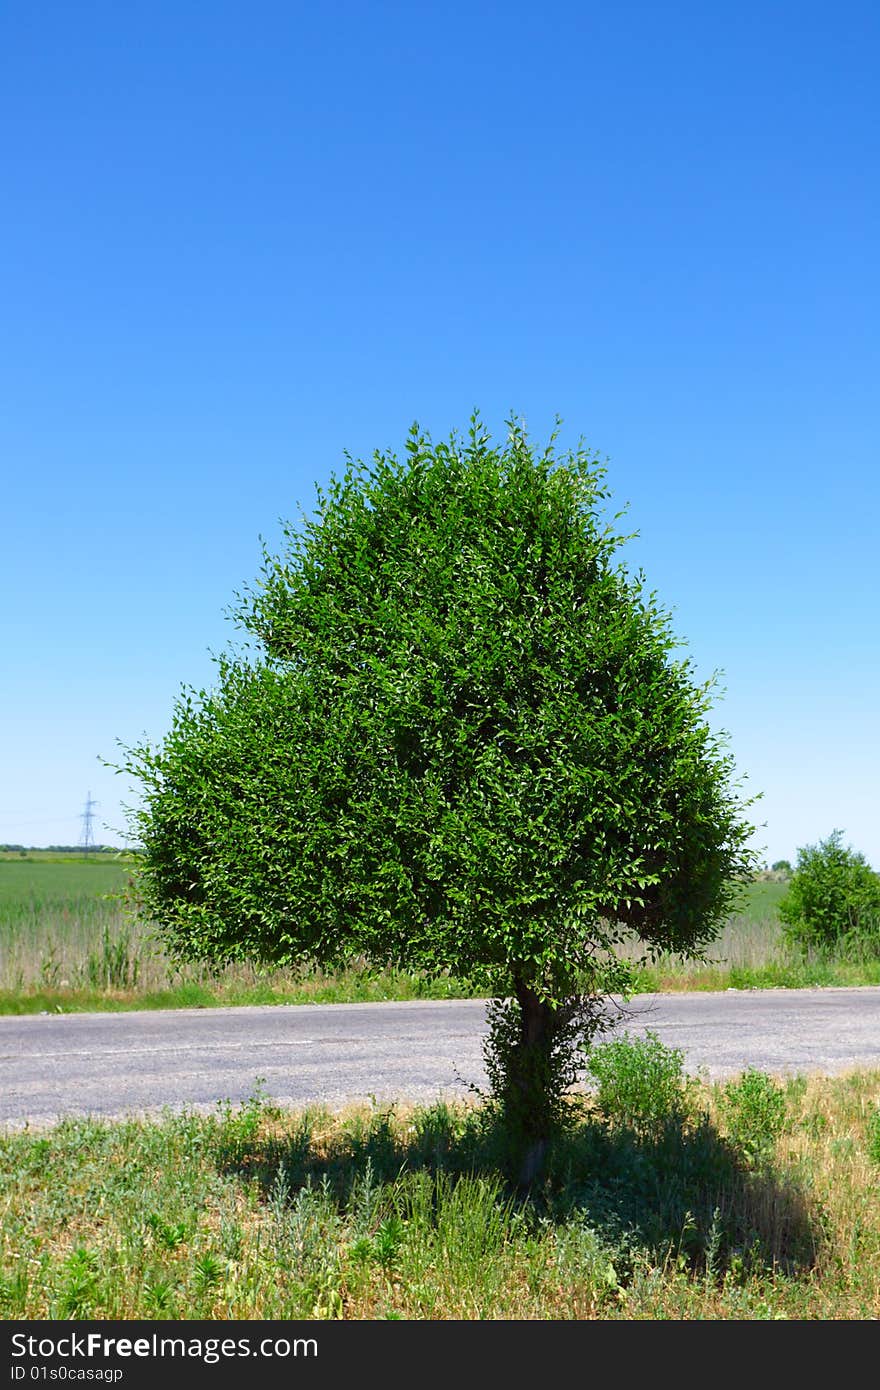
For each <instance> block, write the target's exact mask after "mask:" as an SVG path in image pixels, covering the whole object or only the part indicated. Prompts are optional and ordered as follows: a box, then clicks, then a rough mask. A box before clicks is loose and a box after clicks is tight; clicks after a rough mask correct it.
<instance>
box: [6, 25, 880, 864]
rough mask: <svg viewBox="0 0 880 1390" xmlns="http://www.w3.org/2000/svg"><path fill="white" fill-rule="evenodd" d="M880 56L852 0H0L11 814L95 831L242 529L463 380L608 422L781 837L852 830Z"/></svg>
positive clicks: (862, 834)
mask: <svg viewBox="0 0 880 1390" xmlns="http://www.w3.org/2000/svg"><path fill="white" fill-rule="evenodd" d="M878 64H880V9H878V7H877V6H876V5H875V4H869V3H849V0H843V3H839V4H835V5H830V4H827V3H826V4H810V3H797V4H795V3H788V2H787V0H786V2H785V3H772V0H762V3H752V0H747V2H746V3H741V4H737V5H722V6H718V5H708V4H704V3H701V4H690V3H680V4H668V5H665V6H664V5H657V4H638V3H626V0H623V3H616V4H614V5H609V4H602V5H598V4H590V3H582V4H577V5H575V4H565V3H554V0H549V3H545V4H542V5H540V6H538V5H525V4H519V3H510V4H504V5H501V4H482V3H479V0H476V3H469V4H460V3H457V0H453V2H452V3H444V4H442V5H439V4H438V5H432V4H426V5H421V6H414V5H411V4H388V3H381V0H379V3H376V2H375V0H374V3H370V4H356V3H345V2H344V0H343V3H337V4H334V5H324V6H318V5H311V4H310V5H304V4H296V3H284V4H282V3H271V2H267V0H263V2H262V3H261V2H260V0H257V3H253V4H249V5H244V4H241V3H222V0H217V2H216V3H214V4H212V5H210V6H208V5H202V4H195V3H192V0H175V3H174V4H171V3H168V2H167V0H159V2H158V3H152V4H150V5H146V4H133V5H125V6H120V5H118V4H110V3H89V2H88V0H87V3H84V4H82V5H70V4H54V3H46V4H42V5H40V6H34V5H32V4H26V3H23V0H7V3H6V4H5V5H4V6H3V11H2V16H0V117H2V119H0V143H2V193H3V203H4V207H5V212H4V215H3V218H2V221H0V302H2V306H3V310H2V322H3V333H2V335H0V470H2V495H0V496H2V501H0V569H2V573H0V580H2V593H3V603H2V618H0V622H2V645H0V651H2V654H3V655H2V661H3V672H2V680H0V728H2V739H0V841H7V842H8V841H21V842H24V843H27V844H38V845H39V844H49V843H68V842H75V841H76V840H77V839H78V837H79V835H80V831H81V823H80V821H79V819H78V817H79V813H80V812H81V811H82V809H83V803H84V801H85V797H86V793H87V792H89V791H90V792H91V793H92V795H93V796H94V797H95V798H96V799H97V800H98V802H99V805H98V807H97V822H96V827H95V828H96V831H97V833H98V838H100V839H104V840H110V841H113V842H119V841H120V839H121V836H122V832H123V829H124V823H125V822H124V816H123V813H122V811H121V809H120V805H121V803H125V802H127V801H128V802H130V801H131V800H133V798H134V794H135V789H133V788H131V787H130V786H129V785H128V784H127V783H125V782H124V780H123V779H122V778H120V777H119V776H115V775H114V774H113V773H112V772H110V771H109V770H107V769H106V768H104V767H103V766H102V764H101V763H100V762H99V756H103V757H105V758H109V759H111V760H112V759H113V757H114V756H115V755H116V751H117V740H121V741H122V742H123V743H133V742H137V741H139V740H140V739H141V738H142V737H143V736H144V735H146V736H147V737H149V738H151V739H153V740H158V739H160V738H161V737H162V735H163V733H164V731H165V729H166V728H167V726H168V722H169V719H170V714H171V710H172V707H173V703H174V700H175V697H176V695H177V693H178V691H179V689H180V686H181V685H182V684H183V683H187V684H193V685H195V686H200V685H203V684H205V683H206V682H207V683H209V682H210V680H211V674H212V665H211V657H210V652H211V650H214V651H217V650H220V649H222V648H223V647H225V646H227V645H228V644H229V642H230V641H231V640H233V639H234V636H235V633H234V629H233V628H232V627H231V625H230V624H229V622H228V621H227V620H226V619H225V617H224V611H225V609H226V608H227V607H228V605H229V604H230V603H231V601H232V599H233V595H234V592H235V590H236V589H240V588H241V587H242V586H243V585H244V584H246V583H247V582H248V581H250V580H252V579H253V578H254V577H255V575H256V573H257V571H258V568H259V563H260V541H259V537H260V536H261V535H262V536H265V537H266V539H267V541H268V542H269V543H270V545H271V544H272V543H273V541H274V540H276V539H277V538H278V536H279V519H281V518H294V517H296V515H297V513H298V509H299V507H300V505H303V506H305V507H306V508H308V506H309V505H310V503H311V501H312V500H313V497H314V489H315V484H316V483H321V482H323V481H326V479H327V477H328V475H329V474H330V472H331V470H333V469H336V468H338V467H339V466H340V465H341V463H342V461H343V453H344V451H345V450H348V451H349V452H351V453H352V454H354V455H355V456H364V455H368V454H369V453H371V452H372V451H373V449H375V448H377V447H386V446H390V447H397V446H399V445H401V444H402V442H403V439H404V437H405V434H406V431H407V429H408V428H409V426H410V424H411V423H412V421H413V420H418V421H419V422H420V423H421V424H422V425H423V426H424V427H425V428H426V429H428V430H429V431H430V432H431V433H432V434H433V435H434V436H435V437H441V436H446V435H447V434H448V433H449V432H450V431H451V430H452V429H456V428H458V429H461V428H464V427H465V425H466V423H467V420H468V417H469V415H470V413H471V411H472V409H473V408H474V407H475V406H477V407H479V409H480V410H481V412H482V415H483V417H484V419H485V421H486V423H487V424H488V425H489V426H490V427H491V428H492V430H493V431H494V432H496V433H500V432H502V431H503V422H504V420H505V418H506V417H507V416H508V415H509V414H510V412H511V411H512V410H513V411H515V412H516V413H517V414H518V415H520V416H522V417H524V418H525V420H526V421H527V424H528V427H529V429H530V432H531V433H532V435H533V436H534V437H535V439H536V440H539V441H543V440H544V439H545V438H546V436H547V434H548V433H549V431H550V430H551V428H552V425H553V421H554V418H555V416H556V415H557V414H558V415H560V416H562V418H563V421H564V424H563V427H562V434H561V440H560V442H561V444H562V445H565V444H573V443H574V442H575V441H576V439H577V438H578V437H581V436H582V437H583V438H585V439H586V441H587V442H588V443H589V444H590V445H591V446H592V447H593V448H595V449H596V450H598V451H599V453H600V454H601V455H602V456H603V457H607V459H608V482H609V485H610V487H611V489H612V491H613V494H614V501H615V503H619V504H623V503H625V502H628V503H629V517H628V526H629V527H630V528H632V529H635V530H638V531H639V532H640V538H639V540H638V541H637V542H634V543H633V544H632V545H631V546H630V547H629V548H628V551H627V552H626V554H627V558H628V560H629V563H630V564H632V565H633V567H637V566H642V567H643V568H644V569H645V571H646V574H647V577H648V580H649V582H650V584H651V586H652V587H653V588H655V589H656V590H657V591H658V593H659V595H660V597H661V598H662V599H663V601H664V602H665V603H666V604H667V605H668V606H669V607H670V608H671V609H673V611H674V623H675V628H676V631H677V632H678V633H679V634H680V636H681V637H682V638H683V639H685V640H686V641H687V644H688V649H689V652H690V655H691V656H692V658H693V660H694V662H695V664H696V667H697V671H698V672H699V673H700V674H701V675H708V674H709V673H710V672H712V671H714V670H722V671H723V672H724V676H723V681H722V688H723V690H724V692H725V693H724V694H723V698H721V699H720V701H719V703H718V705H717V706H716V709H715V711H714V712H713V716H712V719H713V722H714V723H715V724H716V725H717V726H718V727H721V728H724V729H726V730H727V731H728V732H729V735H730V748H731V751H732V752H733V754H734V756H735V758H736V762H737V767H738V769H739V770H740V772H741V773H742V774H743V775H744V776H745V777H746V778H747V782H746V784H745V785H746V790H747V791H749V792H752V793H754V792H759V791H760V792H763V794H764V795H763V800H762V801H761V802H760V803H759V805H758V806H757V807H756V808H755V812H754V814H755V816H756V817H757V819H758V820H759V821H762V822H766V825H765V826H763V828H762V829H761V830H760V831H759V833H758V834H757V836H756V838H755V844H756V845H757V846H758V847H761V848H762V849H763V853H764V855H765V857H766V858H767V860H768V861H772V860H773V859H776V858H780V857H786V858H792V859H793V858H794V854H795V851H796V848H797V847H798V846H799V845H803V844H807V843H814V842H815V841H817V840H818V839H822V838H824V837H825V836H826V835H827V834H829V833H830V832H831V830H833V829H835V828H838V827H839V828H841V829H842V830H843V831H844V833H845V837H846V840H847V841H848V842H849V843H852V844H853V845H854V846H855V847H856V848H857V849H860V850H861V851H862V852H863V853H864V854H865V855H866V856H867V857H868V859H869V861H870V862H871V863H873V864H874V866H875V867H878V868H880V816H878V813H877V788H878V785H880V751H878V750H880V739H878V734H877V729H878V707H880V700H878V694H880V655H878V648H880V644H878V640H877V627H878V623H877V609H878V597H880V583H878V561H877V556H878V538H880V526H878V503H880V482H878V476H880V474H878V467H877V464H878V405H880V395H878V381H880V294H878V280H880V272H878V255H877V248H878V246H880V215H878V214H880V191H878V189H880V179H878V170H880V159H878V155H880V150H878V144H880V99H878V84H877V81H876V73H877V69H878Z"/></svg>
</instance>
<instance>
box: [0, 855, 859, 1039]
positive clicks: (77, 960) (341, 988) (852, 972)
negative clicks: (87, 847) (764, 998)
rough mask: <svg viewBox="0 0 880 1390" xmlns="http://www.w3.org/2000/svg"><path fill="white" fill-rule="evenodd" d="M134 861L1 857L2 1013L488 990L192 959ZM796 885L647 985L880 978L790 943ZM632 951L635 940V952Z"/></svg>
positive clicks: (758, 899)
mask: <svg viewBox="0 0 880 1390" xmlns="http://www.w3.org/2000/svg"><path fill="white" fill-rule="evenodd" d="M131 873H132V865H131V864H127V863H125V862H119V861H114V860H112V859H110V858H109V856H108V857H106V858H102V859H97V858H96V859H95V860H93V861H91V862H83V861H82V860H80V861H75V860H70V861H66V862H65V861H57V862H54V861H53V862H50V861H40V860H33V861H30V860H20V859H12V860H10V859H9V858H0V1011H2V1012H6V1013H9V1012H18V1013H22V1012H35V1011H39V1010H67V1009H96V1008H99V1009H122V1008H156V1007H175V1006H196V1005H201V1006H204V1005H212V1004H259V1003H281V1002H285V1003H292V1002H310V1003H342V1002H361V1001H365V1002H366V1001H380V1000H387V999H415V998H462V997H468V996H469V995H473V994H474V993H476V992H477V991H476V990H475V989H474V988H473V987H472V986H471V985H470V984H469V983H468V981H466V980H461V979H456V978H454V977H452V976H442V977H440V978H437V979H428V978H426V977H425V976H423V975H419V974H417V973H408V972H404V971H391V970H384V969H377V968H371V967H370V965H369V963H368V962H366V961H363V962H360V963H359V964H357V965H356V966H354V967H352V968H351V969H350V970H348V971H346V972H343V973H337V974H332V975H331V974H326V973H325V972H323V971H320V970H318V969H317V968H314V969H313V968H306V969H300V970H298V971H291V970H272V969H263V968H260V967H258V966H254V965H248V964H234V965H229V966H226V967H224V968H223V969H222V970H220V971H216V970H214V969H212V968H210V967H208V966H206V965H186V966H180V965H177V964H175V963H174V962H172V961H171V960H170V959H169V957H168V955H167V954H166V952H165V951H164V950H163V948H162V945H161V942H160V941H159V939H158V937H157V935H156V932H155V930H154V928H153V927H152V925H151V924H150V923H149V922H145V921H143V920H142V919H141V918H139V917H138V916H137V915H136V914H135V913H134V912H133V911H132V910H131V908H130V906H128V905H127V904H126V902H125V894H126V885H127V884H129V883H130V877H131ZM782 892H784V885H782V884H778V883H755V884H750V885H748V886H747V888H746V890H745V898H744V902H743V905H742V907H741V909H740V911H739V912H738V913H737V914H736V915H735V916H733V917H731V919H730V920H729V921H728V923H727V924H726V926H725V927H724V929H723V931H722V933H721V935H720V936H719V938H718V939H717V941H716V942H715V943H713V945H712V946H711V948H710V950H709V953H708V960H707V961H706V962H704V963H702V964H695V963H694V962H693V961H688V960H686V959H683V958H680V957H675V956H671V955H667V956H663V957H661V958H660V959H659V960H657V961H654V962H653V963H652V964H651V965H649V966H648V967H643V968H640V969H638V970H637V971H636V972H635V988H636V989H637V990H639V991H652V990H675V989H727V988H731V987H733V988H745V987H753V986H761V985H812V984H876V983H880V962H877V961H870V960H868V961H864V960H863V961H860V962H853V961H849V960H846V959H834V958H829V957H827V956H823V957H816V958H814V959H811V958H809V957H804V956H802V955H799V954H797V953H796V952H795V951H794V950H793V949H792V948H791V947H790V946H788V945H787V944H786V943H785V941H784V939H783V937H782V932H781V929H780V925H779V922H778V920H777V918H776V913H775V904H776V902H777V901H778V899H779V896H780V895H781V893H782ZM624 953H625V954H628V955H629V956H630V958H631V959H635V957H636V956H637V954H638V950H637V947H636V946H635V945H634V944H633V945H632V946H630V947H627V948H625V949H624Z"/></svg>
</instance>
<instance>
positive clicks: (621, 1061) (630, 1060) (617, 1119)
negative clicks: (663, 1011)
mask: <svg viewBox="0 0 880 1390" xmlns="http://www.w3.org/2000/svg"><path fill="white" fill-rule="evenodd" d="M586 1071H587V1073H588V1074H589V1075H590V1076H591V1077H592V1078H593V1080H594V1081H596V1082H597V1083H598V1084H597V1090H596V1094H595V1098H594V1103H595V1106H596V1108H597V1110H598V1111H599V1113H600V1114H601V1115H602V1116H603V1118H604V1119H605V1120H606V1121H607V1122H608V1123H609V1124H611V1125H615V1126H617V1125H620V1126H625V1127H626V1128H627V1129H631V1130H633V1131H634V1132H635V1133H636V1134H638V1135H639V1136H640V1137H641V1138H645V1139H657V1138H660V1137H661V1136H662V1135H663V1134H664V1133H665V1132H666V1131H667V1130H668V1129H670V1128H671V1127H673V1126H675V1125H680V1124H681V1122H682V1121H683V1120H684V1118H685V1117H686V1115H687V1113H688V1110H689V1100H690V1097H689V1091H690V1088H691V1081H690V1078H689V1077H687V1076H685V1074H684V1054H683V1053H682V1052H681V1051H680V1050H679V1049H678V1048H676V1047H668V1046H667V1045H666V1044H665V1043H663V1042H661V1041H660V1039H659V1038H658V1037H657V1035H656V1033H652V1032H651V1031H650V1030H648V1031H646V1033H645V1036H644V1037H643V1038H634V1037H631V1036H629V1035H628V1034H627V1035H625V1036H624V1037H622V1038H613V1039H612V1040H611V1041H609V1042H605V1043H601V1044H600V1045H599V1046H597V1047H594V1048H593V1049H592V1051H591V1052H590V1053H589V1056H588V1058H587V1062H586Z"/></svg>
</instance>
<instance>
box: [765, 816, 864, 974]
mask: <svg viewBox="0 0 880 1390" xmlns="http://www.w3.org/2000/svg"><path fill="white" fill-rule="evenodd" d="M778 912H779V917H780V920H781V921H782V922H783V924H784V928H785V932H786V935H787V937H788V938H789V939H790V940H791V941H792V942H794V943H796V944H797V945H799V946H801V947H802V948H803V949H804V950H806V951H809V950H818V951H828V950H836V949H840V948H845V949H848V950H851V951H854V952H856V953H858V952H859V951H865V950H868V951H871V952H872V953H873V954H875V955H876V954H877V952H878V950H880V874H876V873H875V872H874V870H873V869H872V868H871V866H870V865H869V864H868V862H867V860H866V859H865V856H864V855H863V854H859V853H857V851H855V850H854V849H852V848H851V847H850V846H848V845H844V843H843V832H842V831H840V830H835V831H833V832H832V834H831V835H829V836H828V838H827V840H822V841H820V843H819V844H817V845H806V846H804V847H803V848H802V849H799V850H798V853H797V865H796V867H795V871H794V873H793V875H792V878H791V882H790V884H789V888H788V892H787V894H786V895H785V897H784V898H783V899H782V900H781V902H780V903H779V907H778Z"/></svg>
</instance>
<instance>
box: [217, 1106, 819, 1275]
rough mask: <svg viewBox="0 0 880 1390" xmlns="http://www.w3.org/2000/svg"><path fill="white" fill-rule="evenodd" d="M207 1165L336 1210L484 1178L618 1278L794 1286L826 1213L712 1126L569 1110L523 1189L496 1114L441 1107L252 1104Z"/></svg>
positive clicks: (813, 1254)
mask: <svg viewBox="0 0 880 1390" xmlns="http://www.w3.org/2000/svg"><path fill="white" fill-rule="evenodd" d="M214 1156H215V1161H216V1162H217V1164H218V1166H219V1168H220V1169H221V1170H222V1171H224V1172H226V1173H236V1174H238V1175H240V1176H241V1177H242V1178H245V1179H247V1180H248V1181H249V1182H252V1183H253V1182H256V1183H257V1185H258V1186H259V1188H261V1189H262V1192H263V1196H264V1199H265V1200H266V1201H267V1202H269V1201H272V1202H277V1200H278V1194H279V1191H280V1192H282V1193H283V1196H284V1200H294V1199H295V1197H296V1194H297V1193H298V1192H299V1191H301V1190H302V1189H303V1188H306V1187H308V1188H311V1189H314V1188H315V1187H319V1188H320V1189H321V1191H322V1193H323V1194H324V1196H325V1198H326V1199H328V1200H330V1201H332V1202H333V1204H334V1205H335V1206H336V1208H337V1209H338V1210H339V1211H340V1213H342V1212H344V1211H345V1210H347V1209H350V1208H351V1206H352V1204H353V1203H354V1202H355V1201H356V1200H357V1194H358V1192H359V1191H361V1190H362V1189H363V1184H364V1181H365V1178H366V1180H367V1183H368V1185H369V1186H370V1187H371V1189H372V1190H374V1191H375V1190H376V1188H377V1187H378V1188H383V1187H384V1188H385V1189H386V1203H385V1205H387V1207H388V1209H392V1208H393V1207H394V1205H395V1199H394V1191H395V1188H399V1187H400V1184H401V1183H402V1182H404V1183H405V1182H406V1180H407V1177H408V1176H410V1177H411V1176H412V1175H414V1174H421V1175H423V1176H424V1175H429V1176H430V1177H432V1178H433V1179H434V1185H435V1192H436V1200H437V1201H438V1202H439V1201H440V1199H441V1194H443V1193H448V1192H449V1191H450V1190H451V1188H453V1187H454V1186H455V1185H456V1184H459V1183H466V1182H468V1181H474V1180H481V1181H482V1182H484V1183H485V1182H486V1181H488V1182H489V1183H491V1184H492V1185H493V1186H494V1189H495V1191H496V1192H497V1200H498V1202H499V1204H503V1205H505V1206H508V1207H509V1206H510V1205H511V1204H512V1205H513V1206H515V1207H516V1209H517V1211H518V1212H519V1213H520V1214H521V1216H522V1217H523V1219H524V1220H525V1221H526V1223H527V1224H528V1225H533V1226H534V1227H535V1228H537V1227H542V1228H546V1227H547V1225H548V1224H549V1225H551V1226H555V1227H565V1226H567V1225H569V1224H571V1223H575V1224H580V1225H584V1224H586V1225H588V1226H589V1227H590V1228H591V1229H592V1230H593V1231H594V1232H595V1234H596V1236H597V1237H598V1238H599V1239H600V1240H601V1241H602V1242H603V1243H604V1244H605V1245H606V1246H608V1247H609V1248H613V1249H614V1251H615V1265H616V1267H617V1269H618V1271H619V1272H620V1273H622V1274H623V1275H624V1276H625V1272H626V1269H627V1266H632V1264H634V1262H635V1260H636V1259H637V1258H642V1259H645V1258H647V1259H648V1260H650V1262H651V1263H658V1264H665V1263H667V1262H669V1261H670V1260H672V1261H673V1262H674V1264H675V1265H676V1267H677V1268H679V1269H687V1270H690V1271H693V1272H694V1273H701V1274H703V1275H708V1276H715V1277H718V1278H721V1277H723V1276H724V1275H725V1274H726V1273H731V1274H737V1273H739V1274H742V1275H749V1276H753V1275H761V1274H762V1273H772V1272H774V1271H780V1272H783V1273H785V1274H788V1275H795V1276H796V1275H797V1274H799V1273H805V1272H806V1271H807V1270H809V1269H810V1268H812V1267H813V1266H814V1265H815V1264H816V1262H817V1260H818V1256H819V1251H820V1245H821V1242H822V1222H821V1217H820V1214H819V1213H817V1212H816V1211H814V1210H813V1209H812V1207H811V1204H810V1202H809V1200H808V1196H807V1193H806V1192H805V1191H804V1189H803V1187H802V1186H801V1185H800V1184H799V1182H798V1180H797V1177H796V1175H795V1174H794V1173H785V1172H780V1171H777V1170H775V1169H774V1168H772V1167H769V1166H764V1167H761V1168H759V1169H757V1170H755V1169H753V1168H751V1167H750V1166H749V1164H748V1162H747V1161H746V1159H745V1158H744V1156H743V1155H742V1154H740V1153H738V1152H737V1151H736V1150H735V1149H734V1148H733V1147H732V1146H731V1144H730V1143H729V1142H728V1141H727V1140H725V1139H724V1138H723V1136H722V1135H721V1134H719V1132H718V1131H717V1130H716V1129H715V1128H714V1127H713V1125H712V1124H711V1123H710V1121H709V1119H708V1117H707V1116H702V1117H699V1118H693V1117H692V1118H690V1119H687V1120H685V1121H683V1122H676V1123H670V1124H668V1125H667V1126H666V1127H665V1128H664V1129H663V1130H662V1131H660V1132H655V1133H653V1134H649V1135H645V1134H639V1133H637V1132H636V1131H634V1130H632V1129H627V1128H626V1127H624V1126H613V1125H609V1124H607V1123H606V1122H604V1121H603V1120H601V1119H600V1118H598V1117H597V1116H596V1115H595V1114H593V1113H591V1112H589V1111H588V1110H586V1109H584V1110H582V1111H579V1112H573V1122H572V1125H571V1127H570V1129H569V1130H568V1132H567V1133H566V1134H564V1135H562V1136H560V1137H559V1138H558V1139H557V1140H556V1142H555V1143H554V1144H553V1145H552V1146H551V1148H550V1150H549V1152H548V1158H547V1164H546V1168H545V1171H544V1174H543V1176H542V1178H541V1180H540V1181H539V1182H537V1183H535V1184H534V1185H533V1186H532V1187H531V1188H530V1189H528V1190H527V1191H523V1190H522V1189H521V1188H517V1186H516V1185H515V1183H514V1182H513V1181H512V1179H511V1175H512V1174H513V1173H515V1172H516V1171H517V1166H518V1158H517V1156H516V1155H513V1154H511V1150H510V1145H509V1142H508V1140H507V1138H506V1136H505V1134H504V1131H503V1129H502V1127H501V1126H500V1124H499V1123H498V1120H497V1117H496V1116H494V1115H493V1111H492V1109H491V1107H490V1106H485V1107H483V1108H482V1109H467V1108H462V1109H461V1110H458V1109H454V1108H450V1107H447V1106H446V1105H444V1104H439V1105H435V1106H432V1107H430V1108H426V1109H423V1110H420V1111H416V1112H415V1113H414V1114H413V1115H411V1116H409V1115H408V1116H407V1117H406V1118H398V1117H397V1116H396V1115H395V1113H394V1110H393V1108H392V1109H385V1110H383V1109H380V1108H378V1107H377V1108H375V1109H374V1110H373V1111H372V1112H370V1113H367V1114H358V1115H355V1116H354V1117H353V1118H352V1117H348V1118H346V1119H345V1120H344V1121H342V1120H340V1119H339V1118H335V1117H333V1116H331V1115H329V1114H328V1113H327V1112H326V1111H321V1110H316V1111H311V1112H308V1111H307V1112H305V1113H304V1114H301V1115H299V1116H297V1117H295V1118H293V1119H291V1118H290V1117H287V1116H283V1115H281V1114H280V1113H278V1112H275V1111H272V1110H271V1109H269V1108H266V1107H263V1106H262V1105H261V1103H260V1102H252V1103H251V1104H250V1105H249V1106H245V1107H244V1108H243V1109H242V1110H240V1111H238V1112H235V1113H233V1112H231V1111H230V1112H228V1113H227V1115H226V1118H225V1122H224V1123H223V1124H222V1125H221V1126H220V1128H219V1130H218V1132H217V1139H216V1146H215V1149H214Z"/></svg>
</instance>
